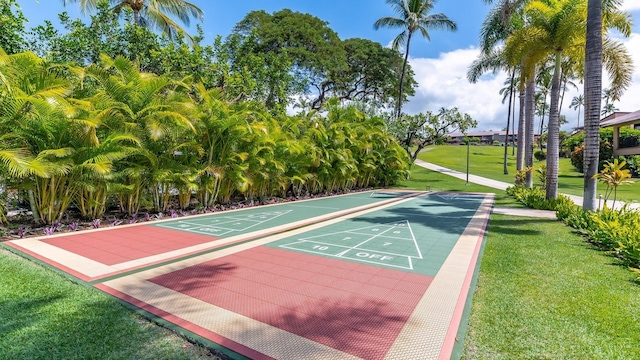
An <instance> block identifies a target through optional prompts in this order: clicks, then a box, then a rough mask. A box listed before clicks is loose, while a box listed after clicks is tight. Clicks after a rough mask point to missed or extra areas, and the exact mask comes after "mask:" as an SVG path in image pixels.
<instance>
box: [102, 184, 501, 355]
mask: <svg viewBox="0 0 640 360" xmlns="http://www.w3.org/2000/svg"><path fill="white" fill-rule="evenodd" d="M492 204H493V196H492V195H485V194H482V195H480V194H430V195H423V196H420V197H414V198H407V199H403V200H400V201H397V202H393V203H387V204H384V205H381V206H378V207H375V208H371V209H367V210H363V211H361V212H357V213H352V214H350V215H347V216H343V217H339V218H334V219H331V220H328V221H325V222H323V223H319V224H315V225H310V226H307V227H305V228H300V229H296V230H293V231H290V232H287V233H280V234H276V235H272V236H268V237H264V238H261V239H257V240H255V241H252V242H247V243H243V244H238V245H235V246H233V247H228V248H225V249H220V250H217V251H215V252H211V253H207V254H202V255H199V256H196V257H193V258H189V259H185V260H182V261H178V262H175V263H171V264H167V265H162V266H159V267H156V268H153V269H148V270H144V271H140V272H138V273H136V274H134V275H127V276H122V277H120V278H117V279H112V280H108V281H105V282H103V283H101V284H97V285H95V286H96V287H97V288H99V289H101V290H103V291H105V292H107V293H109V294H111V295H113V296H116V297H118V298H120V299H122V300H124V301H127V302H129V303H131V304H133V305H135V306H138V307H140V308H142V309H144V310H145V311H148V312H150V313H152V314H154V315H156V316H159V317H162V318H164V319H165V320H167V321H168V322H170V323H173V324H174V325H175V326H178V327H181V328H183V329H186V330H188V331H191V332H192V333H194V334H197V335H198V336H201V337H203V338H205V339H207V340H208V341H212V342H215V343H217V344H220V345H222V346H224V347H226V348H228V349H230V351H232V352H230V353H229V354H230V356H232V357H241V356H245V357H249V358H252V359H274V358H275V359H446V358H449V357H450V356H451V353H452V350H453V346H454V344H455V342H456V334H457V331H458V329H459V327H460V326H461V325H464V324H461V321H462V312H463V309H464V306H465V304H466V301H467V295H468V293H469V291H470V284H471V278H472V277H473V274H474V270H475V268H476V263H477V261H478V257H479V254H480V247H481V245H482V241H483V238H484V234H485V228H486V225H487V221H488V218H489V214H490V210H491V207H492Z"/></svg>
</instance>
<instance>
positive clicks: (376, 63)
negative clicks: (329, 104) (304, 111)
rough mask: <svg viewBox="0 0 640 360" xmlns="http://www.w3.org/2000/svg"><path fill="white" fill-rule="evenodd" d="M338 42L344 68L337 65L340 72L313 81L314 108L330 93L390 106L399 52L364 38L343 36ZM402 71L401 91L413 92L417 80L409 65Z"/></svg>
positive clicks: (395, 90) (397, 78)
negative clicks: (315, 91) (314, 91)
mask: <svg viewBox="0 0 640 360" xmlns="http://www.w3.org/2000/svg"><path fill="white" fill-rule="evenodd" d="M342 45H343V47H344V52H345V56H346V67H339V69H341V70H340V71H337V72H331V73H330V74H329V75H330V76H329V77H328V78H326V79H325V80H324V81H323V82H321V83H320V84H314V86H315V87H316V90H317V93H318V96H317V97H316V98H315V99H314V100H313V102H312V106H311V107H312V108H313V109H318V108H320V106H322V105H323V104H324V103H325V102H326V100H327V99H328V98H330V97H333V96H335V97H338V98H339V99H340V100H350V101H359V102H364V103H368V104H369V105H371V106H373V107H376V108H380V107H387V106H393V103H394V101H395V99H396V98H397V94H398V81H400V71H401V70H402V66H403V59H402V56H401V55H400V53H398V51H396V50H394V49H388V48H384V47H383V46H382V45H380V43H377V42H375V41H371V40H366V39H358V38H355V39H347V40H344V41H343V42H342ZM405 72H406V74H405V78H404V85H403V89H404V93H405V94H408V95H413V94H414V92H415V91H414V87H415V85H416V84H417V83H416V82H415V80H414V78H413V71H412V70H411V67H410V66H409V65H407V68H406V70H405Z"/></svg>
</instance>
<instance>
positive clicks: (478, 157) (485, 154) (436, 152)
mask: <svg viewBox="0 0 640 360" xmlns="http://www.w3.org/2000/svg"><path fill="white" fill-rule="evenodd" d="M466 154H467V148H466V146H451V145H444V146H435V147H433V148H431V149H430V150H429V151H424V152H422V153H420V155H419V156H418V158H419V159H421V160H424V161H427V162H430V163H434V164H437V165H440V166H443V167H446V168H450V169H453V170H458V171H463V172H464V171H466V156H467V155H466ZM503 156H504V148H503V147H501V146H471V150H470V162H469V163H470V164H469V172H470V173H471V174H474V175H479V176H483V177H487V178H489V179H494V180H499V181H503V182H506V183H510V184H511V183H513V181H514V177H515V173H516V165H515V164H516V160H515V156H512V155H511V148H509V149H508V156H507V168H508V170H509V175H504V167H503ZM540 163H543V162H537V163H535V164H534V165H537V164H540ZM636 180H637V179H636ZM534 181H536V182H537V178H536V177H535V176H534ZM583 186H584V178H583V175H582V174H581V173H579V172H577V171H575V169H574V168H573V166H572V165H571V162H570V160H569V159H566V158H561V159H560V169H559V174H558V190H559V191H560V192H561V193H564V194H570V195H578V196H582V195H583ZM605 190H606V186H605V185H603V184H598V193H599V194H603V195H604V192H605ZM618 200H622V201H640V181H636V183H635V184H633V185H630V186H620V187H619V188H618Z"/></svg>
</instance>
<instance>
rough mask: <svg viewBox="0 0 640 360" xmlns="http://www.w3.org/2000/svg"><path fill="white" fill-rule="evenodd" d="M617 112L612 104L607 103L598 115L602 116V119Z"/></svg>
mask: <svg viewBox="0 0 640 360" xmlns="http://www.w3.org/2000/svg"><path fill="white" fill-rule="evenodd" d="M618 110H620V109H618V108H617V107H616V106H615V105H614V104H613V103H608V104H605V105H604V106H603V107H602V111H601V112H600V115H602V117H607V116H609V115H611V114H613V113H614V112H616V111H618Z"/></svg>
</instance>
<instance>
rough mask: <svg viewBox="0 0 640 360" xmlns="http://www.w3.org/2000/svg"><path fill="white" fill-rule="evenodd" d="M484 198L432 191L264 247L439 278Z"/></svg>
mask: <svg viewBox="0 0 640 360" xmlns="http://www.w3.org/2000/svg"><path fill="white" fill-rule="evenodd" d="M484 199H485V196H484V195H473V194H437V193H436V194H430V195H426V196H421V197H417V198H413V199H410V200H408V201H405V202H402V203H400V204H395V205H392V206H389V207H387V208H385V209H382V210H377V211H373V212H369V213H367V214H365V215H361V216H358V217H355V218H351V219H348V220H344V221H341V222H338V223H335V224H332V225H328V226H325V227H323V228H320V229H316V230H312V231H308V232H305V233H303V234H300V235H296V236H292V237H288V238H285V239H281V240H278V241H275V242H272V243H269V244H267V245H265V246H269V247H274V248H280V249H287V250H291V251H298V252H303V253H311V254H317V255H320V256H325V257H331V258H339V259H343V260H346V261H353V262H357V263H365V264H370V265H375V266H381V267H385V268H393V269H398V270H403V271H410V272H415V273H418V274H422V275H429V276H435V275H436V273H437V272H438V270H439V269H440V267H441V266H442V264H443V263H444V261H445V259H446V258H447V256H448V255H449V253H450V252H451V249H453V247H454V245H455V244H456V242H457V241H458V239H459V237H460V235H461V234H462V233H463V231H464V230H465V228H466V227H467V225H468V224H469V221H470V220H471V218H472V217H473V216H474V214H475V213H476V211H477V210H478V207H479V206H480V204H481V203H482V201H483V200H484Z"/></svg>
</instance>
